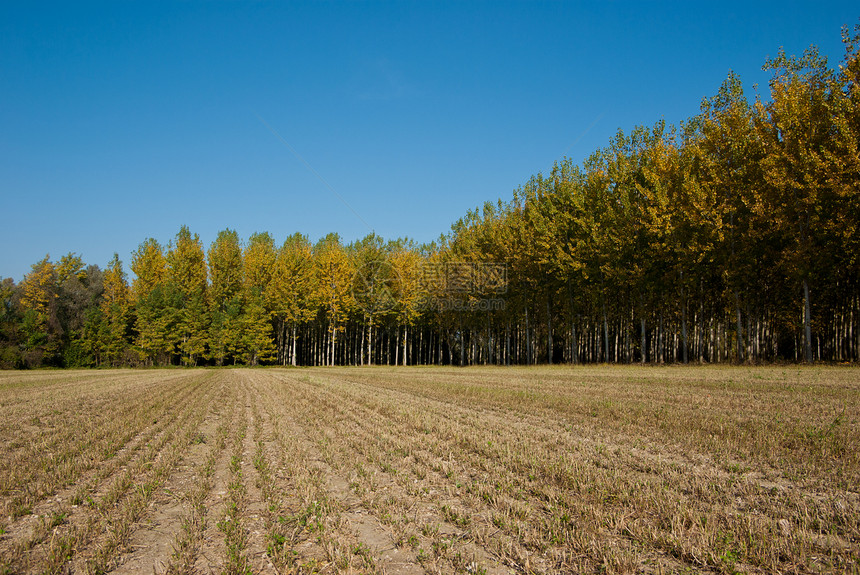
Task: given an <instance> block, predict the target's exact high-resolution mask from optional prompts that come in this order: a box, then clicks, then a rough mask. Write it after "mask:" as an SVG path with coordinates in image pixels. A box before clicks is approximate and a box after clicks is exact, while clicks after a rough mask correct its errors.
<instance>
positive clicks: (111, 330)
mask: <svg viewBox="0 0 860 575" xmlns="http://www.w3.org/2000/svg"><path fill="white" fill-rule="evenodd" d="M129 307H130V295H129V287H128V282H127V281H126V276H125V272H124V271H123V269H122V262H121V261H120V260H119V255H118V254H114V256H113V259H112V260H111V262H110V264H108V267H107V269H105V272H104V294H103V296H102V301H101V305H100V308H101V312H102V316H103V322H104V348H105V353H106V356H107V360H108V362H109V363H110V364H111V365H114V366H118V365H121V364H122V361H123V359H124V355H125V351H126V349H127V348H128V341H127V333H128V319H129Z"/></svg>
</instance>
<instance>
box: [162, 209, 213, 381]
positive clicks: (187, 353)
mask: <svg viewBox="0 0 860 575" xmlns="http://www.w3.org/2000/svg"><path fill="white" fill-rule="evenodd" d="M166 260H167V287H168V290H167V291H168V298H169V300H168V301H169V305H170V308H171V312H172V314H173V316H174V317H175V321H176V329H175V331H174V342H173V343H174V346H175V348H176V349H177V350H178V351H179V353H180V356H181V359H182V363H183V364H186V365H196V364H197V360H198V359H199V358H201V357H202V356H203V354H204V353H205V351H206V339H207V332H208V324H209V322H208V318H207V316H208V314H207V313H206V311H207V310H206V291H207V290H206V287H207V285H206V275H207V274H206V261H205V256H204V254H203V245H202V244H201V242H200V238H199V237H198V235H197V234H193V235H192V234H191V232H190V231H189V229H188V227H187V226H182V228H181V229H180V230H179V233H177V234H176V239H175V240H174V243H173V245H172V246H171V247H170V250H169V251H168V253H167V258H166Z"/></svg>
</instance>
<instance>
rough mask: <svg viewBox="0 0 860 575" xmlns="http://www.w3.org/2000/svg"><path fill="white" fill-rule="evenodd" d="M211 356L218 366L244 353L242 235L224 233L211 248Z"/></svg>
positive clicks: (228, 231)
mask: <svg viewBox="0 0 860 575" xmlns="http://www.w3.org/2000/svg"><path fill="white" fill-rule="evenodd" d="M208 263H209V278H210V285H209V313H210V325H209V356H210V357H211V358H213V359H214V360H215V362H216V363H217V364H218V365H224V363H225V361H226V360H227V359H228V358H229V357H230V356H232V357H233V358H234V360H235V359H236V356H237V355H238V354H239V353H240V351H241V349H242V322H241V316H242V299H243V297H242V296H243V292H242V288H243V284H244V281H245V274H244V264H243V258H242V246H241V245H240V243H239V234H237V233H236V232H235V231H233V230H229V229H228V230H224V231H221V232H219V233H218V237H217V238H216V239H215V241H214V242H212V245H211V246H210V247H209V257H208Z"/></svg>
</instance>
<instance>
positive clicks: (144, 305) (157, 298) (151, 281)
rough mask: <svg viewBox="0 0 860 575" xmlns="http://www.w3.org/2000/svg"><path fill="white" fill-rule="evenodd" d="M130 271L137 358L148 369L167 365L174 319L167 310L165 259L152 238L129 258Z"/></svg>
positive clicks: (171, 349)
mask: <svg viewBox="0 0 860 575" xmlns="http://www.w3.org/2000/svg"><path fill="white" fill-rule="evenodd" d="M131 269H132V271H133V272H134V274H135V278H134V282H133V283H132V294H131V299H132V302H133V305H134V311H135V324H134V325H135V331H136V332H137V336H136V338H135V346H136V347H137V351H138V354H139V355H140V357H141V359H142V360H143V361H144V363H146V364H149V365H152V364H157V363H168V362H169V361H170V356H171V355H172V353H173V350H174V345H173V335H172V332H173V330H174V329H175V326H176V318H175V315H174V314H173V313H171V310H170V309H169V307H168V305H169V302H168V289H167V259H166V258H165V256H164V250H163V248H162V247H161V245H160V244H159V243H158V242H157V241H156V240H155V239H153V238H149V239H147V240H145V241H144V242H143V243H141V244H140V245H139V246H138V248H137V250H135V251H134V253H133V254H132V260H131Z"/></svg>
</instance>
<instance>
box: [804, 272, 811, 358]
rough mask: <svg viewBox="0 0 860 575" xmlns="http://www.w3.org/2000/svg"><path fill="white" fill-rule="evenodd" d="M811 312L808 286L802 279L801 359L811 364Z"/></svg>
mask: <svg viewBox="0 0 860 575" xmlns="http://www.w3.org/2000/svg"><path fill="white" fill-rule="evenodd" d="M811 315H812V312H811V311H810V305H809V284H808V283H807V281H806V278H804V279H803V334H804V342H803V359H804V361H805V362H806V363H812V318H811Z"/></svg>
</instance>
